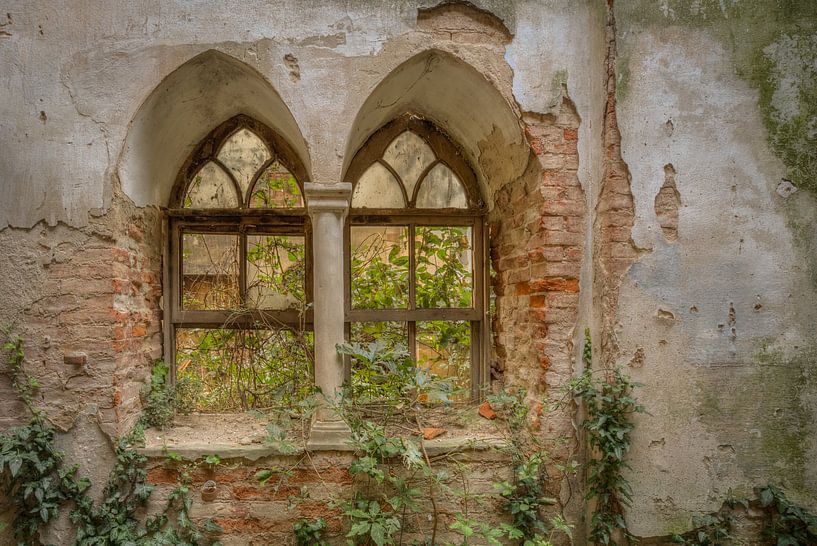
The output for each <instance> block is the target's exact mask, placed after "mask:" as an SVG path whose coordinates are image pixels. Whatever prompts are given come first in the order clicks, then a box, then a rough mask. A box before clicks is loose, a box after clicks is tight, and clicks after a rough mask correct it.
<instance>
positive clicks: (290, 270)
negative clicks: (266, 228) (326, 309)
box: [247, 235, 306, 310]
mask: <svg viewBox="0 0 817 546" xmlns="http://www.w3.org/2000/svg"><path fill="white" fill-rule="evenodd" d="M305 250H306V246H305V245H304V237H303V236H297V235H248V236H247V306H248V307H252V308H256V309H276V310H282V309H293V308H301V307H303V306H304V304H305V303H306V295H305V293H304V286H305V280H304V275H305V271H306V262H305Z"/></svg>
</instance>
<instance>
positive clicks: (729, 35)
mask: <svg viewBox="0 0 817 546" xmlns="http://www.w3.org/2000/svg"><path fill="white" fill-rule="evenodd" d="M615 11H616V19H617V47H618V55H617V64H616V75H617V80H618V93H617V114H618V125H619V128H620V132H621V154H622V158H623V160H624V161H626V164H627V166H628V167H629V171H630V175H631V191H632V194H633V196H634V221H633V230H632V234H633V240H634V241H635V243H636V245H637V246H638V247H639V248H644V249H650V251H649V252H645V253H642V254H641V255H640V256H639V258H638V259H637V261H636V262H635V263H634V265H633V266H632V267H631V268H630V269H629V271H628V273H627V275H626V276H625V278H624V279H623V281H622V284H621V289H620V292H619V298H618V309H617V311H616V318H615V328H616V331H617V335H616V338H617V341H618V345H619V348H620V352H619V353H618V354H617V355H616V356H615V360H616V362H617V363H619V364H623V365H630V366H631V367H630V371H631V373H632V375H633V376H634V377H635V378H636V379H637V380H638V381H640V382H642V383H644V385H645V386H644V388H643V389H642V396H641V398H642V401H643V402H644V403H645V404H646V406H647V408H649V412H650V415H649V416H641V417H639V419H638V428H637V429H636V438H635V442H634V447H633V455H632V457H631V465H632V466H633V472H632V474H631V477H632V481H633V484H634V488H635V503H634V505H633V508H632V510H631V511H630V513H629V515H628V521H629V522H630V524H631V526H632V529H633V531H634V532H635V533H636V534H637V535H640V536H659V535H662V536H665V535H667V534H669V533H671V532H673V531H677V530H679V529H685V528H688V526H689V521H690V519H691V517H692V516H693V515H696V514H701V513H706V512H709V511H711V510H713V509H716V508H718V507H720V505H721V503H722V501H723V499H724V497H725V496H726V495H727V493H728V490H729V489H730V488H731V489H732V490H733V492H734V493H736V494H748V495H751V494H752V490H751V489H752V487H753V486H757V485H761V484H765V483H769V482H771V483H777V484H782V485H783V486H784V487H786V488H787V490H789V491H790V492H791V496H792V497H795V498H797V499H798V500H799V501H801V502H803V503H806V504H807V505H809V506H811V507H812V508H814V507H815V503H817V498H815V497H814V491H817V482H815V475H816V474H815V473H816V472H817V467H815V465H814V461H815V460H817V459H815V457H816V456H817V451H815V449H817V443H815V439H814V432H815V421H817V404H815V401H816V400H817V384H815V380H814V374H815V353H814V343H815V337H814V332H815V330H814V326H813V325H814V318H815V317H814V313H815V298H816V297H817V292H815V289H816V288H817V285H816V284H815V283H814V279H815V268H814V259H813V256H814V255H815V234H817V228H815V211H817V208H815V200H814V197H813V194H810V192H809V187H810V186H811V184H813V180H814V178H813V175H804V176H800V178H799V182H798V183H797V185H796V187H798V188H799V191H796V192H794V193H791V187H789V186H788V185H787V183H786V182H785V181H784V180H783V179H786V180H792V179H794V178H797V177H798V176H799V175H797V174H796V173H800V175H803V173H805V172H806V171H808V169H809V168H810V167H809V165H810V162H812V161H813V160H812V159H810V155H809V154H808V153H801V152H798V151H797V150H800V149H801V147H802V148H803V149H805V148H806V147H810V149H811V150H814V149H815V147H814V134H813V133H811V134H806V133H801V134H799V136H797V137H794V138H792V139H791V140H790V141H789V144H790V146H787V145H786V143H785V141H786V138H784V135H789V136H791V134H792V133H793V127H794V125H797V124H800V125H799V126H800V127H806V126H813V125H810V124H813V123H814V120H815V117H814V113H813V105H814V100H813V85H814V80H813V78H804V75H805V74H806V73H807V72H808V70H810V69H806V68H805V66H806V65H812V66H813V61H814V58H815V57H814V55H813V54H812V53H811V52H810V50H809V49H808V47H807V42H808V41H809V38H807V37H808V36H813V34H814V32H815V24H817V9H815V5H814V3H813V2H788V3H780V2H731V3H720V4H719V3H717V2H686V1H671V2H665V3H663V5H658V4H657V3H652V2H621V3H617V5H616V10H615ZM783 43H786V44H788V45H789V46H790V47H789V46H787V47H786V48H781V47H780V44H783ZM784 50H785V54H783V51H784ZM798 59H799V60H798ZM804 59H809V60H808V61H805V60H804ZM795 120H799V121H795ZM806 120H809V121H806ZM670 179H672V185H674V186H675V191H674V192H673V191H670V190H668V189H667V188H668V187H669V186H670V185H671V184H670ZM778 188H780V189H778ZM675 192H677V196H678V201H677V203H678V204H677V205H676V204H672V206H664V204H668V201H665V198H666V197H669V196H671V194H673V193H675ZM668 194H669V195H668ZM672 201H674V199H672ZM676 208H677V220H674V219H671V218H670V215H668V214H667V213H668V212H670V211H672V210H673V209H676ZM670 220H671V221H670ZM676 222H677V232H676V237H677V239H676V240H674V241H673V237H671V236H670V237H667V234H668V231H667V228H670V232H669V234H672V230H674V229H675V226H674V225H673V224H675V223H676ZM638 355H640V357H639V358H636V357H637V356H638Z"/></svg>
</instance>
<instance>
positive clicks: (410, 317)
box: [343, 114, 490, 401]
mask: <svg viewBox="0 0 817 546" xmlns="http://www.w3.org/2000/svg"><path fill="white" fill-rule="evenodd" d="M405 131H411V132H413V133H415V134H416V135H417V136H419V137H420V138H422V139H423V140H424V141H425V142H426V143H427V144H428V145H429V146H430V147H431V149H432V151H433V152H434V155H435V156H436V160H435V161H434V162H432V163H431V164H430V165H429V166H427V167H426V168H425V169H424V170H423V172H422V173H421V174H420V175H419V177H418V179H417V183H416V185H415V188H414V192H413V195H412V196H408V195H407V194H406V192H405V184H404V183H403V181H402V179H401V177H400V176H399V175H398V173H396V172H395V170H394V169H393V168H391V166H390V165H388V164H387V163H386V162H385V161H383V159H382V158H383V154H384V152H385V151H386V149H387V148H388V147H389V145H390V144H391V143H392V142H393V141H394V139H396V138H397V137H398V136H400V135H401V134H402V133H403V132H405ZM375 163H379V164H381V165H383V166H384V167H385V168H386V169H388V170H389V172H390V173H391V174H392V176H394V178H395V180H397V181H398V182H399V185H400V187H401V191H402V192H403V198H404V201H405V202H406V207H405V208H399V209H394V208H359V209H355V208H350V210H349V214H348V217H347V220H346V224H345V227H344V241H343V244H344V301H345V306H344V307H345V309H344V312H345V324H346V335H347V339H348V338H349V335H350V330H351V324H352V323H353V322H401V323H403V322H404V323H406V325H407V329H408V345H409V347H408V350H409V354H410V355H411V357H412V359H414V360H415V361H416V359H417V354H416V351H417V343H416V340H417V323H418V322H425V321H451V322H454V321H468V322H470V325H471V400H472V401H479V400H480V399H481V398H482V397H483V395H484V387H486V386H487V383H488V381H489V379H490V376H489V371H488V368H487V365H488V358H487V355H488V344H487V341H486V340H487V339H488V317H487V311H488V308H489V305H488V299H487V298H488V291H487V289H486V285H485V280H486V278H487V276H488V271H487V261H486V259H485V258H486V256H487V248H488V242H487V239H488V238H487V229H486V223H485V221H486V220H485V218H486V209H485V206H484V202H483V200H482V198H481V192H480V190H479V185H478V183H477V179H476V175H475V174H474V171H473V169H472V168H471V167H470V165H469V164H468V162H467V161H466V160H465V158H464V155H463V154H462V151H461V150H460V149H459V148H458V147H457V146H456V145H455V144H454V141H453V140H452V139H451V138H450V137H448V135H446V134H445V133H444V132H443V131H442V130H440V129H439V128H438V127H437V126H436V125H434V124H433V123H432V122H430V121H428V120H426V119H424V118H422V117H419V116H417V115H414V114H404V115H403V116H401V117H399V118H397V119H395V120H393V121H391V122H389V123H387V124H386V125H384V126H383V127H382V128H380V129H379V130H377V131H376V132H375V133H374V134H373V135H372V136H371V137H369V139H368V140H367V141H366V143H365V144H363V146H361V148H360V149H359V150H358V151H357V153H356V154H355V156H354V158H353V159H352V161H351V163H350V165H349V168H348V170H347V176H346V177H345V180H350V181H351V182H352V194H353V195H354V189H355V188H356V187H357V184H358V182H359V180H360V178H361V176H362V175H363V173H365V172H366V170H367V169H368V168H369V167H370V166H371V165H373V164H375ZM439 163H443V164H445V165H446V166H447V167H448V168H450V169H451V170H452V171H453V172H454V174H455V175H456V176H457V177H458V178H459V179H460V182H461V183H462V185H463V187H464V189H465V192H466V199H467V203H468V207H467V208H436V209H417V208H414V207H415V203H416V199H417V195H418V194H419V191H420V188H421V186H422V181H423V180H424V178H425V176H426V175H427V174H428V173H429V172H430V171H431V169H433V168H434V167H435V166H436V165H437V164H439ZM352 226H355V227H357V226H407V227H408V256H409V270H408V277H409V299H408V304H407V308H405V309H353V308H352V297H351V296H352V292H351V276H352V269H351V267H352V260H351V254H352V252H351V228H352ZM446 226H452V227H454V226H457V227H470V228H471V230H472V234H471V237H472V249H471V252H472V256H473V281H472V282H473V284H472V307H470V308H432V309H423V308H419V309H418V308H417V307H416V301H415V296H416V294H415V292H416V282H417V280H416V260H417V257H416V252H415V251H416V249H415V236H416V235H415V234H416V228H417V227H446ZM346 375H347V381H348V380H349V379H350V376H351V369H349V367H348V366H347V370H346Z"/></svg>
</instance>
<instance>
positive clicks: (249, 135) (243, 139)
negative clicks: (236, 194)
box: [218, 129, 270, 196]
mask: <svg viewBox="0 0 817 546" xmlns="http://www.w3.org/2000/svg"><path fill="white" fill-rule="evenodd" d="M269 158H270V153H269V150H268V149H267V146H266V145H265V144H264V143H263V142H262V141H261V139H260V138H258V137H257V136H256V135H255V133H253V132H251V131H250V130H248V129H241V130H239V131H238V132H236V133H235V134H234V135H233V136H231V137H230V138H228V139H227V142H225V143H224V146H222V147H221V150H220V151H219V152H218V160H219V161H221V162H222V163H224V165H225V166H226V167H227V168H228V169H230V170H231V171H232V173H233V176H235V179H236V180H237V181H238V185H239V187H240V188H241V195H242V196H243V195H245V194H246V193H247V189H248V188H249V187H250V182H251V181H252V177H253V176H255V173H256V171H257V170H258V169H260V168H261V165H263V164H264V163H265V162H266V161H267V160H268V159H269Z"/></svg>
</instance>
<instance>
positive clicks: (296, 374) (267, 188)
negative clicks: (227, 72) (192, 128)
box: [167, 116, 313, 411]
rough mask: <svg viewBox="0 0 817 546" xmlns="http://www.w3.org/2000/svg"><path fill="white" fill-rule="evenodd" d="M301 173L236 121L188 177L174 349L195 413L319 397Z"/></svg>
mask: <svg viewBox="0 0 817 546" xmlns="http://www.w3.org/2000/svg"><path fill="white" fill-rule="evenodd" d="M304 172H305V171H304V168H303V166H302V164H301V163H300V162H299V161H298V160H297V157H296V156H295V155H294V154H293V153H292V149H291V148H290V147H289V146H288V144H286V142H285V141H283V140H282V139H281V138H280V137H279V136H278V135H276V134H275V133H274V132H272V131H271V130H269V129H268V128H266V127H265V126H263V125H262V124H260V123H258V122H256V121H255V120H252V119H251V118H248V117H246V116H238V117H236V118H233V119H232V120H230V121H228V122H226V123H225V124H224V125H222V126H220V127H218V128H217V129H216V130H214V131H213V132H212V133H211V134H210V135H208V136H207V137H206V138H205V139H204V140H203V141H202V142H201V143H200V144H199V145H198V146H197V148H196V150H195V151H194V152H193V154H192V155H191V157H190V158H189V159H188V161H187V162H186V163H185V166H184V167H183V169H182V171H181V172H180V174H179V177H178V179H177V182H176V189H175V191H174V196H175V197H174V202H173V206H172V207H171V209H170V210H169V212H168V216H169V228H170V230H169V232H170V237H171V240H170V245H169V247H170V248H169V252H170V256H171V260H170V262H169V263H170V267H169V275H170V277H169V278H170V284H171V286H170V289H169V291H168V292H167V295H168V296H169V299H170V311H169V321H170V324H171V327H172V331H171V334H170V336H169V337H168V342H169V344H170V345H171V346H172V347H171V350H170V351H169V352H170V354H169V357H170V358H171V359H172V361H174V362H175V363H176V367H175V374H176V379H177V385H178V387H179V388H180V389H181V390H182V392H183V393H185V396H186V399H187V402H188V404H187V405H188V407H189V408H191V409H195V410H197V411H236V410H245V409H248V408H254V407H267V406H270V405H277V404H293V403H295V402H297V400H298V399H299V397H303V396H306V394H307V391H309V390H311V385H312V352H313V350H312V333H311V332H310V330H311V312H310V311H309V306H310V302H311V231H310V224H309V218H308V216H307V214H306V209H305V207H304V199H303V191H302V185H301V184H302V182H301V181H302V178H301V177H302V176H303V173H304ZM305 377H308V379H309V381H308V382H309V388H308V389H307V388H306V387H305V381H306V380H305V379H304V378H305Z"/></svg>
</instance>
